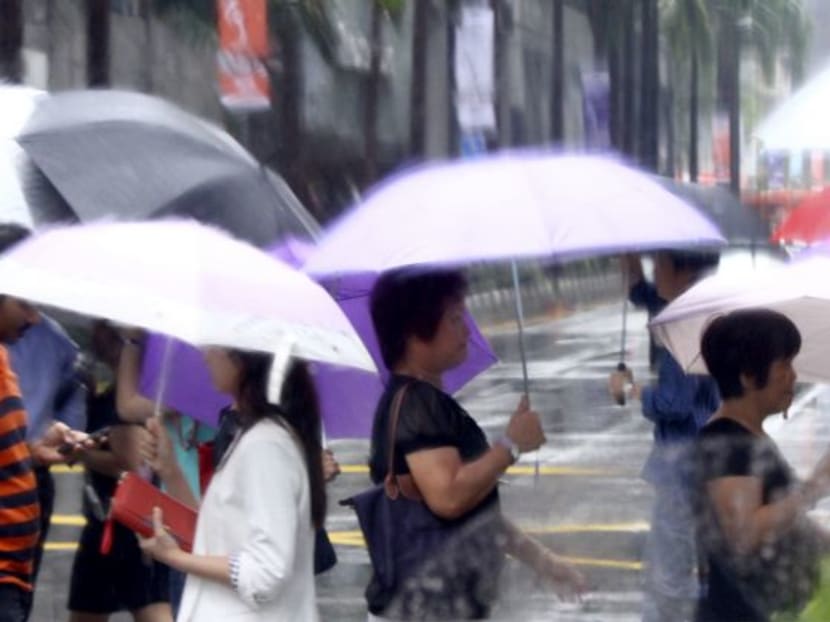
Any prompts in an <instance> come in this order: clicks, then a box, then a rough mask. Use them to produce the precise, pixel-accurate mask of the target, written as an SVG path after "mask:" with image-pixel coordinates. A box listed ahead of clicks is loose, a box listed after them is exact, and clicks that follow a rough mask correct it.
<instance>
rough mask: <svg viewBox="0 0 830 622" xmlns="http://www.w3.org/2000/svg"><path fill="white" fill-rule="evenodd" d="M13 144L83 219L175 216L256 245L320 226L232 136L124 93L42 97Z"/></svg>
mask: <svg viewBox="0 0 830 622" xmlns="http://www.w3.org/2000/svg"><path fill="white" fill-rule="evenodd" d="M18 142H19V143H20V145H21V146H22V147H23V149H24V150H25V151H26V153H27V154H28V155H29V157H30V158H31V159H32V161H33V162H34V163H35V164H36V165H37V167H38V168H39V170H40V171H42V172H43V174H44V175H45V176H46V177H47V178H48V179H49V181H50V182H51V183H52V184H53V185H54V186H55V188H57V190H58V191H59V192H60V194H61V195H62V196H63V197H64V198H65V199H66V201H67V202H68V203H69V204H70V205H71V206H72V209H73V210H74V211H75V212H76V213H77V215H78V216H79V217H80V219H81V220H83V221H92V220H96V219H100V218H102V217H114V218H119V219H122V220H138V219H144V218H148V217H151V216H169V215H171V214H176V215H182V216H190V217H193V218H196V219H197V220H200V221H202V222H206V223H210V224H215V225H217V226H220V227H222V228H223V229H225V230H227V231H229V232H231V233H233V234H235V235H237V236H239V237H242V238H244V239H246V240H249V241H251V242H253V243H255V244H258V245H265V244H268V243H271V242H273V241H274V240H276V239H277V238H278V237H280V236H283V235H286V234H288V233H298V234H309V233H316V232H317V224H316V222H315V221H314V219H313V218H312V217H311V216H310V215H309V214H308V212H307V211H306V210H305V208H303V206H302V205H301V204H300V202H299V201H298V200H297V198H296V197H295V196H294V194H293V193H292V192H291V191H290V189H289V188H288V186H287V185H286V184H285V183H284V182H282V180H280V179H279V178H278V177H277V176H276V175H275V174H273V173H272V172H269V171H267V169H265V168H264V167H262V166H260V165H259V164H258V163H257V162H256V160H254V159H253V157H252V156H251V155H250V154H249V153H248V152H247V151H245V149H244V148H243V147H242V146H241V145H240V144H239V143H237V142H236V141H235V140H234V139H233V138H231V136H230V135H228V134H227V133H226V132H224V131H222V130H221V129H219V128H217V127H215V126H213V125H212V124H210V123H208V122H206V121H204V120H202V119H199V118H198V117H196V116H194V115H191V114H189V113H187V112H185V111H184V110H182V109H180V108H178V107H177V106H175V105H173V104H171V103H170V102H167V101H165V100H162V99H159V98H157V97H152V96H149V95H144V94H141V93H133V92H128V91H117V90H112V91H109V90H107V91H98V90H86V91H67V92H64V93H57V94H54V95H52V96H50V97H48V98H44V99H42V100H41V101H39V102H38V105H37V107H36V108H35V110H34V111H33V112H32V114H31V116H30V117H29V119H28V121H27V122H26V125H25V127H24V129H23V131H22V132H21V133H20V135H19V137H18Z"/></svg>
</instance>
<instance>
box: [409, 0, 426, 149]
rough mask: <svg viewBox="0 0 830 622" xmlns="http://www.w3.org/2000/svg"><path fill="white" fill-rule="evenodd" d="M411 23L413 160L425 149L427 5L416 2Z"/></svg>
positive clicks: (410, 102) (410, 135) (410, 147)
mask: <svg viewBox="0 0 830 622" xmlns="http://www.w3.org/2000/svg"><path fill="white" fill-rule="evenodd" d="M413 10H414V12H415V13H414V16H413V23H412V78H411V79H410V86H409V106H410V115H409V153H410V155H411V156H412V157H414V158H420V157H422V156H423V155H424V151H425V148H426V145H425V144H424V142H425V136H424V123H425V121H426V90H425V86H426V72H427V45H428V41H429V36H428V34H429V33H428V32H427V29H428V27H429V12H428V11H429V3H427V2H416V3H415V5H414V7H413Z"/></svg>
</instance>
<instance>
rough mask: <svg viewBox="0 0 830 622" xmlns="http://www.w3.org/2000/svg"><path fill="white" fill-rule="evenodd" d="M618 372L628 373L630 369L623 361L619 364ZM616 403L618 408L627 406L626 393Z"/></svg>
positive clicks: (621, 394)
mask: <svg viewBox="0 0 830 622" xmlns="http://www.w3.org/2000/svg"><path fill="white" fill-rule="evenodd" d="M617 371H621V372H626V371H628V367H627V366H626V364H625V363H624V362H623V361H620V362H619V363H617ZM614 401H615V402H617V405H618V406H625V391H623V392H622V393H620V395H619V397H617V398H616V399H615V400H614Z"/></svg>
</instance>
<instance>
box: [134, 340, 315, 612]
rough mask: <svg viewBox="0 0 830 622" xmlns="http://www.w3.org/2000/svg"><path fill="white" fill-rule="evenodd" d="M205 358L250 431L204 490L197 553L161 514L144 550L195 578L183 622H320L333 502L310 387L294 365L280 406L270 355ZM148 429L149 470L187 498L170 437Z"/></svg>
mask: <svg viewBox="0 0 830 622" xmlns="http://www.w3.org/2000/svg"><path fill="white" fill-rule="evenodd" d="M205 358H206V360H207V363H208V367H209V368H210V372H211V377H212V379H213V382H214V384H215V385H216V388H217V389H218V390H220V391H222V392H225V393H228V394H230V395H232V396H233V397H234V403H233V408H235V409H236V410H237V411H238V413H239V416H238V418H239V420H240V421H242V422H243V424H242V426H241V428H240V430H239V432H238V433H237V434H236V436H235V438H234V440H233V442H232V444H231V447H230V448H229V449H228V450H227V451H226V452H225V455H224V457H223V459H222V462H221V463H220V464H219V466H218V468H217V469H216V472H215V473H214V476H213V478H212V480H211V483H210V485H209V486H208V488H207V490H206V491H205V495H204V498H203V500H202V504H201V507H200V510H199V522H198V525H197V528H196V539H195V544H194V551H193V553H187V552H185V551H183V550H181V549H180V548H179V547H178V545H177V544H176V542H175V540H174V539H173V538H172V537H171V536H170V535H168V534H167V532H166V531H165V529H164V526H163V525H164V523H163V520H164V518H163V516H161V514H160V513H159V512H158V510H157V513H156V515H155V516H154V521H155V536H154V537H152V538H149V539H146V540H144V541H143V542H142V548H143V549H144V550H145V552H147V553H148V554H150V555H151V556H152V557H154V558H155V559H157V560H158V561H161V562H163V563H165V564H167V565H169V566H170V567H172V568H174V569H176V570H179V571H181V572H185V573H187V575H188V578H187V582H186V585H185V591H184V594H183V596H182V603H181V608H180V609H179V613H178V616H177V618H176V619H177V620H180V621H198V622H203V621H211V620H216V621H221V622H225V621H226V620H251V621H253V620H263V621H265V620H268V621H269V622H274V621H279V620H283V621H286V622H288V621H293V620H311V621H313V620H317V619H318V614H317V608H316V604H315V590H314V565H313V552H314V528H315V527H319V526H321V525H322V524H323V522H324V520H325V513H326V493H325V482H324V480H323V468H322V464H323V461H322V449H321V446H320V416H319V411H318V407H317V396H316V393H315V391H314V386H313V384H312V381H311V378H310V376H309V374H308V371H307V369H306V367H305V365H304V364H301V363H295V364H294V365H293V366H292V367H291V369H290V370H289V372H288V374H287V376H286V379H285V382H284V384H283V388H282V392H281V395H280V405H277V404H273V403H271V402H270V401H269V399H268V393H267V387H268V380H269V373H270V368H271V363H272V357H271V356H270V355H266V354H254V353H250V352H242V351H237V350H226V349H221V348H209V349H208V350H207V351H206V355H205ZM148 428H150V430H151V432H152V434H153V437H154V441H153V442H152V443H149V444H148V446H147V447H146V451H145V454H146V457H147V458H148V461H149V462H150V463H151V465H152V466H153V468H154V470H156V471H157V472H158V473H159V474H160V475H161V477H162V480H163V481H164V483H165V484H166V485H167V487H168V489H169V490H170V491H171V492H174V491H175V490H179V489H182V488H183V486H184V478H183V475H182V472H181V469H180V468H179V466H178V464H177V463H176V460H175V458H174V456H173V453H172V446H171V443H170V439H169V437H167V435H166V433H165V432H164V429H163V428H162V426H160V425H158V423H157V421H156V420H152V421H151V422H150V423H148ZM174 494H175V492H174Z"/></svg>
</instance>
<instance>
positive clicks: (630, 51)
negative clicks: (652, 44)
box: [620, 2, 637, 156]
mask: <svg viewBox="0 0 830 622" xmlns="http://www.w3.org/2000/svg"><path fill="white" fill-rule="evenodd" d="M624 10H625V15H624V18H623V19H624V21H623V34H622V44H623V59H622V73H621V75H620V80H621V82H622V91H623V93H622V100H623V101H622V109H623V120H622V151H623V153H625V154H628V155H631V156H633V155H636V153H637V139H636V137H637V114H636V108H635V79H634V76H635V72H634V68H635V67H636V66H637V58H636V51H635V46H634V6H633V4H632V3H631V2H627V3H626V6H625V9H624Z"/></svg>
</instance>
